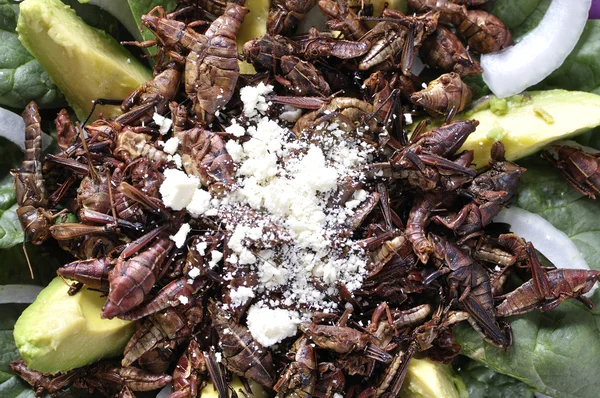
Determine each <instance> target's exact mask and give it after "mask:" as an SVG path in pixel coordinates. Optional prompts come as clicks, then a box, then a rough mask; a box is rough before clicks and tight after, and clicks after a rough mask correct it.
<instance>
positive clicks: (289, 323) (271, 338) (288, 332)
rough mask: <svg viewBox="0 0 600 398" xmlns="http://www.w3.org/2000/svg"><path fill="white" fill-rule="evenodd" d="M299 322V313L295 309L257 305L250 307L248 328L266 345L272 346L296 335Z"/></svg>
mask: <svg viewBox="0 0 600 398" xmlns="http://www.w3.org/2000/svg"><path fill="white" fill-rule="evenodd" d="M298 323H299V318H298V313H297V312H295V311H288V310H284V309H281V308H275V309H270V308H266V307H258V306H257V305H253V306H251V307H250V309H248V330H249V331H250V334H252V337H254V338H255V339H256V341H258V342H259V343H260V344H262V345H263V346H264V347H270V346H272V345H273V344H277V343H279V342H281V341H282V340H283V339H285V338H286V337H291V336H294V335H295V334H296V332H297V330H298V327H297V325H298Z"/></svg>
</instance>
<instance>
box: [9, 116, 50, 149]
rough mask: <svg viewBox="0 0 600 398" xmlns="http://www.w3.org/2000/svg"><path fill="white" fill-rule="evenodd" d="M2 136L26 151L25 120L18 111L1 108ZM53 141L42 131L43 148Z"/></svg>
mask: <svg viewBox="0 0 600 398" xmlns="http://www.w3.org/2000/svg"><path fill="white" fill-rule="evenodd" d="M0 137H4V138H6V139H7V140H9V141H11V142H13V143H15V144H16V145H18V146H19V148H21V150H22V151H25V122H24V121H23V118H22V117H21V116H19V115H17V114H16V113H13V112H11V111H8V110H6V109H4V108H0ZM51 142H52V137H50V136H49V135H48V134H45V133H42V148H43V149H46V148H47V147H48V145H50V143H51Z"/></svg>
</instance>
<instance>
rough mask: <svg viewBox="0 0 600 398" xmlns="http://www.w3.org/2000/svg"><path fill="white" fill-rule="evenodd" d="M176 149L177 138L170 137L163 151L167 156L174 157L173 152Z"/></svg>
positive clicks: (177, 145)
mask: <svg viewBox="0 0 600 398" xmlns="http://www.w3.org/2000/svg"><path fill="white" fill-rule="evenodd" d="M178 147H179V138H177V137H171V138H169V139H168V140H167V141H166V142H165V143H164V145H163V151H165V152H166V153H168V154H169V155H174V154H175V152H177V148H178Z"/></svg>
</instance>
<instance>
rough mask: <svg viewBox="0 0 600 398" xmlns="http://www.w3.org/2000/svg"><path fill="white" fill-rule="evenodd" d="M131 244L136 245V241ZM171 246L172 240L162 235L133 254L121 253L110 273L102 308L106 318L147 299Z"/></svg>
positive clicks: (121, 312)
mask: <svg viewBox="0 0 600 398" xmlns="http://www.w3.org/2000/svg"><path fill="white" fill-rule="evenodd" d="M132 245H134V246H136V243H135V242H134V243H132ZM172 247H173V241H172V240H170V239H169V238H168V237H167V236H164V235H163V236H160V237H159V238H158V239H156V241H155V242H153V243H152V244H150V245H149V246H148V248H147V249H145V250H144V251H142V252H140V253H139V254H137V255H135V256H133V257H131V258H127V257H125V256H124V255H123V254H121V256H119V258H118V259H117V262H116V264H115V268H114V269H113V270H112V271H111V272H110V274H109V282H110V291H109V293H108V300H107V301H106V304H105V305H104V308H103V309H102V317H103V318H109V319H110V318H113V317H115V316H117V315H120V314H124V313H126V312H127V311H129V310H131V309H132V308H134V307H136V306H137V305H139V304H141V302H142V301H144V298H145V296H146V295H147V294H148V292H150V289H152V287H153V286H154V283H155V282H156V278H157V277H158V275H159V274H160V273H161V271H162V267H163V263H164V261H165V260H166V257H167V255H168V254H169V251H170V250H171V248H172ZM140 248H141V247H140ZM138 250H139V249H138ZM135 251H137V250H135Z"/></svg>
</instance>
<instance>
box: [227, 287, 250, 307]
mask: <svg viewBox="0 0 600 398" xmlns="http://www.w3.org/2000/svg"><path fill="white" fill-rule="evenodd" d="M229 297H230V298H231V306H232V307H239V306H240V305H244V304H246V302H247V301H248V300H249V299H251V298H254V291H253V290H252V288H249V287H246V286H239V287H238V288H237V289H232V290H231V292H230V294H229Z"/></svg>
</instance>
